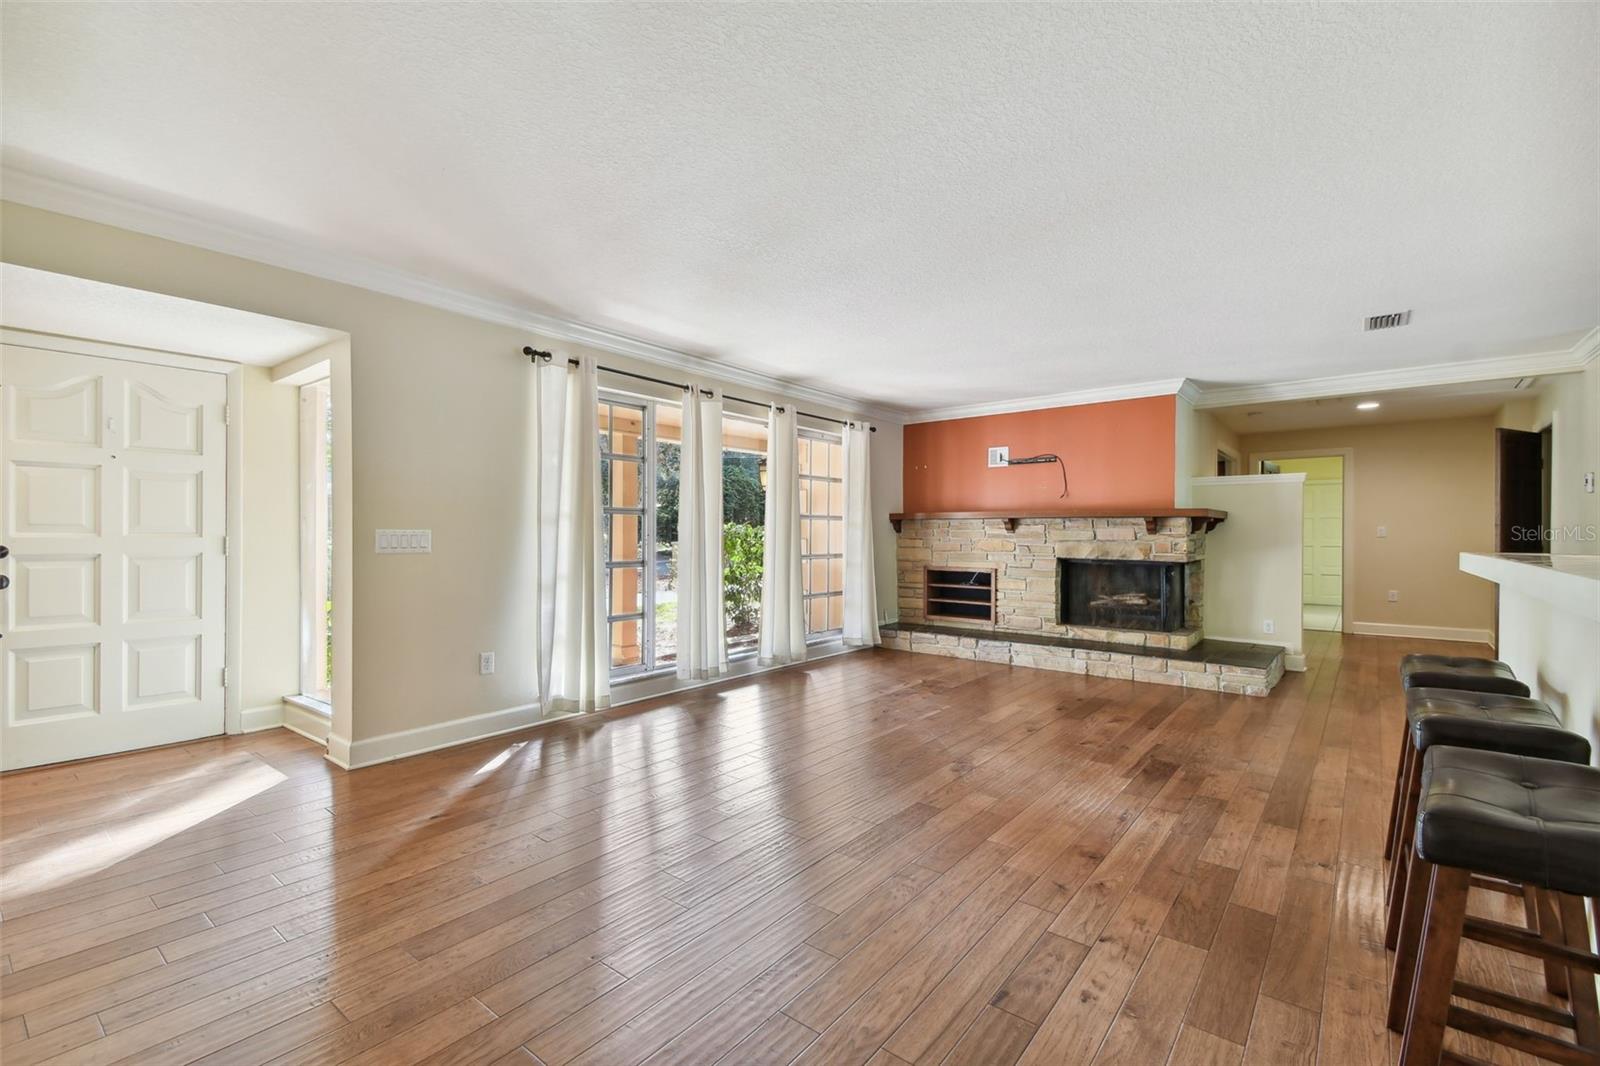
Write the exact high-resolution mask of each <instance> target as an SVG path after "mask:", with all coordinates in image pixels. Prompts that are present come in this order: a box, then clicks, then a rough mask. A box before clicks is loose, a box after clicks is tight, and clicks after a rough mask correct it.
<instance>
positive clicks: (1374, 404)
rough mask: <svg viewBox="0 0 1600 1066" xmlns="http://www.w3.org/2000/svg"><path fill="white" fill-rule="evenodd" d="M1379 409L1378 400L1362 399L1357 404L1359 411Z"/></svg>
mask: <svg viewBox="0 0 1600 1066" xmlns="http://www.w3.org/2000/svg"><path fill="white" fill-rule="evenodd" d="M1377 409H1378V401H1377V400H1362V401H1361V402H1360V403H1358V404H1356V410H1357V411H1376V410H1377Z"/></svg>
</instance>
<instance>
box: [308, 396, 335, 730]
mask: <svg viewBox="0 0 1600 1066" xmlns="http://www.w3.org/2000/svg"><path fill="white" fill-rule="evenodd" d="M300 693H301V695H303V696H307V697H309V698H311V699H314V700H319V701H321V702H322V703H325V704H331V703H332V701H333V391H332V389H330V388H329V387H328V382H327V380H326V379H324V380H322V381H315V382H312V383H311V384H309V385H302V386H300Z"/></svg>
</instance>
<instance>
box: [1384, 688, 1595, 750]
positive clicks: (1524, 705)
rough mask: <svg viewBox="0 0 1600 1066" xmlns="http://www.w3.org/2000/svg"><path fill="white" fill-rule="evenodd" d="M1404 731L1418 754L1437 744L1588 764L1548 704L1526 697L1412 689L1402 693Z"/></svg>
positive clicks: (1583, 744)
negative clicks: (1404, 703)
mask: <svg viewBox="0 0 1600 1066" xmlns="http://www.w3.org/2000/svg"><path fill="white" fill-rule="evenodd" d="M1406 728H1407V730H1409V732H1410V737H1411V743H1412V745H1413V746H1414V747H1415V748H1416V749H1417V750H1418V751H1427V750H1428V749H1429V748H1431V747H1433V746H1434V745H1435V744H1442V745H1448V746H1449V747H1452V748H1480V749H1482V750H1484V751H1509V752H1515V753H1516V754H1518V755H1531V756H1533V757H1534V758H1536V759H1555V760H1557V761H1559V762H1575V763H1587V762H1588V761H1589V741H1588V739H1587V738H1585V737H1583V736H1581V735H1579V734H1577V733H1574V732H1572V731H1571V730H1567V729H1563V728H1562V727H1561V719H1560V718H1558V717H1557V716H1556V712H1554V711H1552V710H1551V709H1550V705H1549V704H1547V703H1545V702H1544V701H1543V700H1535V699H1529V698H1528V697H1527V696H1502V695H1499V694H1498V693H1494V692H1467V691H1465V690H1462V689H1449V688H1414V689H1411V690H1409V691H1408V692H1407V693H1406Z"/></svg>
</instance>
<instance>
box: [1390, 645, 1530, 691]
mask: <svg viewBox="0 0 1600 1066" xmlns="http://www.w3.org/2000/svg"><path fill="white" fill-rule="evenodd" d="M1400 685H1401V687H1403V688H1408V689H1411V688H1463V689H1468V690H1470V691H1472V692H1498V693H1501V694H1502V695H1506V696H1526V695H1528V686H1527V685H1524V684H1523V683H1522V682H1521V681H1518V680H1517V676H1516V675H1515V674H1513V673H1512V672H1511V667H1509V666H1507V665H1506V664H1505V663H1502V662H1498V661H1496V660H1494V659H1472V658H1466V657H1461V656H1454V655H1407V656H1406V657H1405V658H1404V659H1401V660H1400Z"/></svg>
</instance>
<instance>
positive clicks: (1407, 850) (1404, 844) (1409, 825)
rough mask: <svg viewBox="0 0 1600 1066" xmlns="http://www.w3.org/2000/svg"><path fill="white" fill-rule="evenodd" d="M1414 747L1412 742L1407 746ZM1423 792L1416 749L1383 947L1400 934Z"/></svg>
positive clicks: (1397, 841) (1398, 835) (1408, 774)
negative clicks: (1406, 883) (1401, 911)
mask: <svg viewBox="0 0 1600 1066" xmlns="http://www.w3.org/2000/svg"><path fill="white" fill-rule="evenodd" d="M1407 748H1408V749H1409V748H1410V745H1407ZM1421 791H1422V758H1421V756H1419V755H1418V754H1417V753H1416V752H1415V751H1414V750H1413V751H1412V752H1411V755H1410V757H1409V758H1407V759H1406V781H1405V791H1404V792H1403V793H1402V795H1401V806H1400V825H1399V827H1398V831H1397V832H1396V833H1395V841H1394V861H1393V862H1391V863H1390V864H1389V891H1388V894H1387V895H1386V896H1385V897H1384V900H1385V904H1386V905H1385V907H1384V925H1383V946H1384V947H1386V948H1392V947H1394V945H1395V938H1396V937H1397V936H1399V933H1400V896H1401V893H1402V891H1403V890H1404V889H1405V882H1406V866H1407V865H1408V864H1409V863H1410V862H1411V850H1412V845H1413V841H1414V839H1415V835H1416V831H1417V804H1418V802H1419V799H1420V794H1421Z"/></svg>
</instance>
